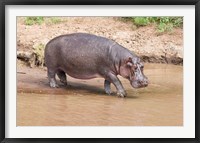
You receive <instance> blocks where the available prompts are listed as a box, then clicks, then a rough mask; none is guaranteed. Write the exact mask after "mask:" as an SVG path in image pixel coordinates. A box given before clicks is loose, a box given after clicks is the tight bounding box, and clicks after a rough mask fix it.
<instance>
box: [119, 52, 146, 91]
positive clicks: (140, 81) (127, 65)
mask: <svg viewBox="0 0 200 143" xmlns="http://www.w3.org/2000/svg"><path fill="white" fill-rule="evenodd" d="M143 68H144V65H143V63H141V61H140V58H139V57H136V56H131V57H128V58H127V59H125V61H124V62H123V64H121V66H120V75H121V76H122V77H124V78H127V79H128V80H129V81H130V83H131V85H132V87H134V88H141V87H146V86H147V85H148V79H147V77H146V76H145V75H144V74H143Z"/></svg>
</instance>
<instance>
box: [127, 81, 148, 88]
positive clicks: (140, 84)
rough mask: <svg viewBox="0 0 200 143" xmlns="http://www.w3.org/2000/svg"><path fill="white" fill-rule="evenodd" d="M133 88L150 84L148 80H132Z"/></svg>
mask: <svg viewBox="0 0 200 143" xmlns="http://www.w3.org/2000/svg"><path fill="white" fill-rule="evenodd" d="M131 85H132V87H133V88H143V87H147V86H148V82H147V81H133V82H131Z"/></svg>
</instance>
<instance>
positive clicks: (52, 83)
mask: <svg viewBox="0 0 200 143" xmlns="http://www.w3.org/2000/svg"><path fill="white" fill-rule="evenodd" d="M50 87H51V88H59V85H58V84H57V83H55V82H50Z"/></svg>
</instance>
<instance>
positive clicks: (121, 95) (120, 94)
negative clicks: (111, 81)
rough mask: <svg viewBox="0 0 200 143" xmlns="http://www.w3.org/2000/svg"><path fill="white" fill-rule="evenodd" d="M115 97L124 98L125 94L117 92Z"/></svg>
mask: <svg viewBox="0 0 200 143" xmlns="http://www.w3.org/2000/svg"><path fill="white" fill-rule="evenodd" d="M117 96H118V97H123V98H124V97H126V93H125V92H117Z"/></svg>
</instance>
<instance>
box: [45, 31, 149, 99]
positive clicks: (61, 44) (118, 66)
mask: <svg viewBox="0 0 200 143" xmlns="http://www.w3.org/2000/svg"><path fill="white" fill-rule="evenodd" d="M44 56H45V65H46V67H47V75H48V80H49V84H50V87H53V88H55V87H59V86H58V84H57V82H56V79H55V75H56V74H57V76H58V78H59V79H60V81H61V82H62V83H63V84H65V85H67V78H66V74H67V75H69V76H71V77H74V78H77V79H91V78H97V77H102V78H104V79H105V81H104V89H105V93H107V94H111V93H112V92H111V88H110V84H111V83H112V84H114V86H115V87H116V89H117V95H118V96H119V97H125V96H126V95H127V94H126V91H125V90H124V87H123V86H122V83H121V82H120V80H119V78H118V77H117V75H121V76H122V77H124V78H126V79H128V80H129V81H130V84H131V85H132V87H134V88H141V87H146V86H147V85H148V79H147V77H146V76H145V75H144V74H143V69H144V65H143V63H142V62H141V60H140V58H139V57H138V56H137V55H136V54H134V53H133V52H131V51H129V50H128V49H126V48H124V47H123V46H121V45H120V44H118V43H117V42H115V41H114V40H111V39H108V38H104V37H101V36H96V35H93V34H88V33H72V34H67V35H61V36H58V37H55V38H53V39H52V40H50V41H49V42H48V43H47V44H46V47H45V52H44Z"/></svg>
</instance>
